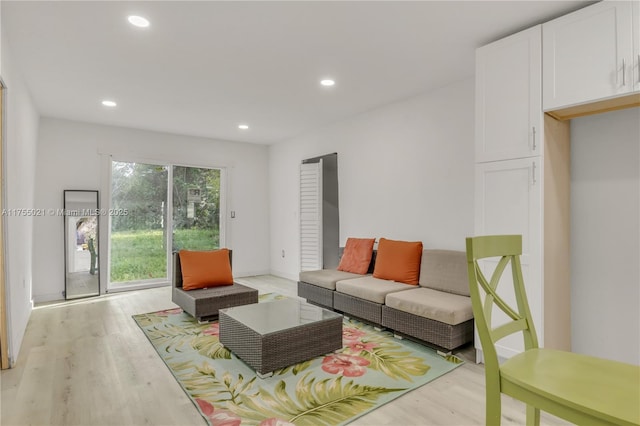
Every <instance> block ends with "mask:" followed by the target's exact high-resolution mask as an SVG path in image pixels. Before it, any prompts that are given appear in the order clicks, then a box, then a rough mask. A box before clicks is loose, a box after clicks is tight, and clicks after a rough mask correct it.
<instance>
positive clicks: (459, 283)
mask: <svg viewBox="0 0 640 426" xmlns="http://www.w3.org/2000/svg"><path fill="white" fill-rule="evenodd" d="M419 284H420V286H422V287H429V288H432V289H435V290H441V291H446V292H447V293H454V294H460V295H463V296H469V277H468V275H467V255H466V253H465V252H463V251H454V250H432V249H429V250H424V251H423V252H422V263H421V264H420V283H419Z"/></svg>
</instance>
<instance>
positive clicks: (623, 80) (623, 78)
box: [622, 58, 627, 86]
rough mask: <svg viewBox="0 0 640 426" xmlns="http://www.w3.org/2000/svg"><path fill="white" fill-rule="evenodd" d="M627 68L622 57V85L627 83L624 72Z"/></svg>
mask: <svg viewBox="0 0 640 426" xmlns="http://www.w3.org/2000/svg"><path fill="white" fill-rule="evenodd" d="M626 69H627V64H626V62H625V60H624V58H622V85H623V86H626V85H627V79H626V74H627V73H626V72H625V70H626Z"/></svg>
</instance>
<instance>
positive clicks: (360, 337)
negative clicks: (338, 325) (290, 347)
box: [133, 293, 462, 426]
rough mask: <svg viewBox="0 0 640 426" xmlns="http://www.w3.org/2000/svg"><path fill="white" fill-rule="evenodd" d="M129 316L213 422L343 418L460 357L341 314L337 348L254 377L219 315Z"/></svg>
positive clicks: (263, 425) (338, 421)
mask: <svg viewBox="0 0 640 426" xmlns="http://www.w3.org/2000/svg"><path fill="white" fill-rule="evenodd" d="M282 297H284V296H279V295H275V294H273V293H272V294H267V295H262V296H260V302H265V301H268V300H274V299H278V298H282ZM133 318H134V320H135V321H136V322H137V323H138V325H139V326H140V328H141V329H142V330H143V332H144V333H145V335H146V336H147V338H148V339H149V341H150V342H151V343H152V344H153V346H154V347H155V349H156V351H157V352H158V354H159V355H160V357H161V358H162V359H163V360H164V362H165V364H166V365H167V367H169V369H170V370H171V372H172V373H173V375H174V376H175V378H176V380H177V381H178V382H179V383H180V385H181V386H182V388H183V389H184V391H185V392H186V393H187V395H189V397H190V398H191V399H192V400H193V402H194V404H195V406H196V407H197V408H198V410H199V411H200V413H201V414H202V416H203V417H204V418H205V419H206V420H207V421H208V422H209V424H211V425H212V426H219V425H225V426H231V425H234V426H236V425H260V426H272V425H278V426H285V425H292V424H295V425H313V426H318V425H332V426H333V425H343V424H346V423H349V422H350V421H353V420H355V419H356V418H357V417H360V416H362V415H364V414H366V413H368V412H369V411H371V410H374V409H375V408H377V407H380V406H381V405H383V404H386V403H387V402H389V401H392V400H393V399H395V398H398V397H399V396H401V395H403V394H405V393H407V392H409V391H411V390H413V389H416V388H418V387H420V386H422V385H424V384H426V383H428V382H430V381H431V380H433V379H435V378H437V377H440V376H442V375H443V374H445V373H447V372H449V371H451V370H453V369H454V368H456V367H457V366H459V365H460V364H461V363H462V361H461V360H460V359H458V358H457V357H455V356H449V357H446V358H443V357H441V356H439V355H438V354H436V352H435V351H433V350H432V349H430V348H427V347H425V346H422V345H419V344H417V343H414V342H411V341H408V340H398V339H394V338H393V336H392V334H391V333H389V332H379V331H376V330H374V329H373V327H371V326H368V325H365V324H363V323H361V322H358V321H354V320H346V319H345V321H344V325H343V342H344V347H343V348H342V349H341V350H339V351H337V352H336V353H333V354H330V355H327V356H320V357H317V358H315V359H312V360H310V361H306V362H303V363H300V364H297V365H293V366H291V367H287V368H284V369H281V370H276V371H275V372H274V374H273V376H272V377H269V378H267V379H260V378H259V377H257V376H256V373H255V371H254V370H253V369H251V368H250V367H249V366H247V365H246V364H245V363H244V362H243V361H242V360H240V359H238V358H237V357H236V356H235V355H234V354H233V353H231V352H230V351H229V350H227V349H226V348H225V347H224V346H222V345H221V344H220V342H219V341H218V323H217V322H213V323H209V324H199V323H198V322H197V321H196V320H194V319H193V317H191V316H190V315H188V314H186V313H183V312H182V310H181V309H179V308H178V309H170V310H166V311H160V312H153V313H149V314H141V315H134V316H133Z"/></svg>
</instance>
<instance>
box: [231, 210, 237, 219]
mask: <svg viewBox="0 0 640 426" xmlns="http://www.w3.org/2000/svg"><path fill="white" fill-rule="evenodd" d="M235 217H236V212H235V210H231V219H235Z"/></svg>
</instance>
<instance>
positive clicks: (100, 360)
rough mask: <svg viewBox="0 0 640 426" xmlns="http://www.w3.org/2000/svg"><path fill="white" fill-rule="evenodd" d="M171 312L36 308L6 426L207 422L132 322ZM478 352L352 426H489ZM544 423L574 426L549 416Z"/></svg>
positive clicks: (151, 304)
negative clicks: (141, 316) (140, 316)
mask: <svg viewBox="0 0 640 426" xmlns="http://www.w3.org/2000/svg"><path fill="white" fill-rule="evenodd" d="M236 281H238V282H240V283H242V284H245V285H249V286H251V287H254V288H257V289H258V290H259V291H260V293H261V294H263V293H269V292H278V293H280V294H284V295H287V296H291V297H297V296H296V292H297V290H296V283H295V282H293V281H290V280H286V279H283V278H278V277H273V276H258V277H244V278H238V279H237V280H236ZM172 307H175V305H174V304H173V303H172V302H171V289H170V288H169V287H163V288H155V289H149V290H140V291H134V292H127V293H117V294H111V295H106V296H100V297H96V298H91V299H84V300H75V301H71V302H65V303H55V304H48V305H43V306H37V307H36V308H35V309H34V310H33V312H32V315H31V318H30V320H29V324H28V326H27V331H26V334H25V337H24V339H23V346H22V348H21V351H20V356H19V357H18V360H17V362H16V365H15V367H14V368H13V369H11V370H4V371H2V372H1V373H0V374H1V376H0V382H1V383H0V386H1V389H2V395H1V398H0V424H2V425H16V426H17V425H83V426H92V425H145V424H147V425H204V424H206V423H205V421H204V419H203V418H202V417H201V416H200V414H199V413H198V410H197V409H196V408H195V406H194V405H193V403H192V402H191V400H190V399H189V398H188V397H187V395H186V394H185V393H184V391H183V390H182V388H181V387H180V385H179V384H178V382H177V381H176V380H175V378H174V377H173V375H172V374H171V372H170V371H169V369H168V368H167V367H166V366H165V365H164V362H163V361H162V360H161V359H160V357H159V356H158V355H157V354H156V352H155V350H154V349H153V347H152V345H151V344H150V343H149V342H148V340H147V338H146V337H145V335H144V334H143V333H142V331H141V330H140V328H139V327H138V326H137V325H136V324H135V322H134V321H133V319H132V318H131V316H132V315H134V314H140V313H145V312H152V311H158V310H161V309H168V308H172ZM472 351H473V350H472V349H470V348H467V349H466V350H465V351H462V352H461V353H460V355H461V356H463V357H464V358H465V359H466V360H467V362H466V363H465V364H464V365H462V366H461V367H459V368H457V369H456V370H454V371H452V372H451V373H448V374H446V375H444V376H442V377H440V378H438V379H436V380H434V381H433V382H431V383H429V384H427V385H425V386H422V387H420V388H418V389H416V390H414V391H412V392H409V393H408V394H406V395H403V396H402V397H400V398H398V399H396V400H394V401H393V402H391V403H388V404H386V405H384V406H382V407H381V408H379V409H376V410H374V411H372V412H371V413H369V414H367V415H365V416H363V417H361V418H359V419H357V420H355V421H354V422H353V423H352V424H353V425H354V426H374V425H393V426H413V425H416V426H417V425H420V426H423V425H482V424H484V369H483V367H482V365H477V364H475V363H474V362H473V361H472V360H473V353H472ZM524 422H525V408H524V405H523V404H522V403H520V402H518V401H515V400H513V399H511V398H509V397H505V396H503V424H504V425H517V424H524ZM541 423H542V424H544V425H561V424H566V423H565V422H563V421H561V420H559V419H556V418H554V417H552V416H549V415H546V414H543V416H542V422H541Z"/></svg>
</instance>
